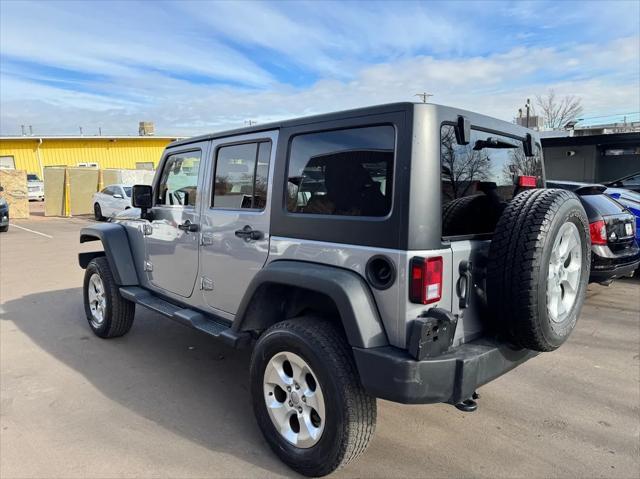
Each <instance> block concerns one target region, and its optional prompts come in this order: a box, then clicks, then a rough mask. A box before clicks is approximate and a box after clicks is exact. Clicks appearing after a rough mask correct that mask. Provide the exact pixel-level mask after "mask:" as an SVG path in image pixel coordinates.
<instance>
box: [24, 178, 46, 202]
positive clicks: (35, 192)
mask: <svg viewBox="0 0 640 479" xmlns="http://www.w3.org/2000/svg"><path fill="white" fill-rule="evenodd" d="M27 190H28V195H29V201H44V183H43V182H42V180H41V179H40V177H39V176H38V175H36V174H33V173H29V174H28V175H27Z"/></svg>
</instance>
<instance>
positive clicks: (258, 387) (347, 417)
mask: <svg viewBox="0 0 640 479" xmlns="http://www.w3.org/2000/svg"><path fill="white" fill-rule="evenodd" d="M283 351H286V352H291V353H294V354H296V355H298V356H300V357H301V358H303V359H304V361H306V362H307V363H308V364H309V366H310V367H311V369H312V370H313V371H314V373H315V374H316V375H317V380H318V383H319V386H320V387H321V389H322V393H323V395H324V397H325V411H326V416H327V418H329V419H328V420H327V422H326V423H325V424H324V431H323V432H322V435H321V436H320V439H319V440H318V442H317V443H315V444H314V445H313V446H311V447H308V448H306V449H305V448H300V447H296V446H294V445H293V444H292V443H290V442H289V441H287V440H286V439H285V438H284V437H283V436H282V435H281V434H280V433H279V432H278V430H277V429H276V427H275V426H274V423H273V422H272V420H271V418H270V417H269V413H268V411H267V407H266V403H265V396H264V394H265V393H264V386H263V378H264V373H265V368H266V366H267V364H268V363H269V361H270V359H271V358H272V357H273V356H274V355H276V354H278V353H280V352H283ZM251 393H252V399H253V409H254V413H255V416H256V419H257V421H258V425H259V426H260V429H261V430H262V433H263V435H264V437H265V439H266V440H267V442H268V443H269V446H270V447H271V448H272V449H273V451H274V452H275V453H276V455H278V457H279V458H280V459H281V460H282V461H283V462H284V463H285V464H287V465H288V466H289V467H291V468H292V469H294V470H295V471H297V472H299V473H301V474H304V475H306V476H311V477H320V476H325V475H327V474H330V473H331V472H333V471H335V470H336V469H338V468H341V467H343V466H345V465H346V464H347V463H349V462H350V461H352V460H354V459H355V458H356V457H358V456H359V455H360V454H362V453H363V452H364V450H365V449H366V447H367V445H368V444H369V441H370V439H371V437H372V436H373V433H374V431H375V426H376V400H375V398H374V397H371V396H369V395H368V394H367V393H366V392H365V390H364V389H363V387H362V385H361V384H360V378H359V376H358V372H357V369H356V365H355V362H354V360H353V356H352V353H351V348H350V347H349V345H348V344H347V341H346V338H345V336H344V334H343V333H342V331H340V330H339V329H338V328H337V327H336V326H335V325H334V324H333V323H332V322H330V321H327V320H325V319H320V318H313V317H301V318H296V319H292V320H287V321H283V322H281V323H277V324H275V325H274V326H272V327H271V328H269V329H268V330H267V331H266V332H265V333H264V334H262V336H261V337H260V339H259V340H258V342H257V344H256V347H255V349H254V351H253V355H252V357H251Z"/></svg>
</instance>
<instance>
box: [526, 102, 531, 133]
mask: <svg viewBox="0 0 640 479" xmlns="http://www.w3.org/2000/svg"><path fill="white" fill-rule="evenodd" d="M525 108H526V109H527V128H529V110H530V109H531V100H530V99H529V98H527V104H526V105H525Z"/></svg>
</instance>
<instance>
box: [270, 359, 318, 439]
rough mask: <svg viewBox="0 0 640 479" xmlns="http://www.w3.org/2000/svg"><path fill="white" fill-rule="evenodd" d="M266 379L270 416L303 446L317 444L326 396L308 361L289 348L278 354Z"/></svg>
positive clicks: (288, 435)
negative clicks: (289, 350)
mask: <svg viewBox="0 0 640 479" xmlns="http://www.w3.org/2000/svg"><path fill="white" fill-rule="evenodd" d="M263 382H264V399H265V404H266V406H267V411H268V412H269V417H270V418H271V420H272V421H273V424H274V425H275V426H276V428H277V430H278V432H279V433H280V434H281V435H282V437H283V438H284V439H286V440H287V441H288V442H289V443H291V444H292V445H294V446H296V447H300V448H308V447H311V446H313V445H314V444H316V443H317V442H318V440H319V439H320V437H321V436H322V432H323V430H324V420H325V406H324V396H323V394H322V388H321V386H320V384H319V383H318V380H317V376H316V374H315V373H314V372H313V370H312V369H311V367H310V366H309V365H308V364H307V363H306V361H305V360H304V359H302V358H301V357H300V356H298V355H297V354H294V353H291V352H288V351H286V352H282V353H279V354H276V355H275V356H273V357H272V358H271V359H270V360H269V363H268V364H267V367H266V370H265V374H264V380H263Z"/></svg>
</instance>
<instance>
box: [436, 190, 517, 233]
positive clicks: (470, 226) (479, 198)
mask: <svg viewBox="0 0 640 479" xmlns="http://www.w3.org/2000/svg"><path fill="white" fill-rule="evenodd" d="M504 206H505V205H504V204H499V203H497V202H495V201H494V200H493V199H491V198H490V197H488V196H487V195H485V194H479V195H472V196H463V197H462V198H456V199H455V200H452V201H449V202H448V203H445V205H444V206H443V208H442V235H443V236H458V235H468V234H478V233H491V232H492V231H494V229H495V227H496V224H497V223H498V219H499V218H500V214H501V213H502V211H503V210H504Z"/></svg>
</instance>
